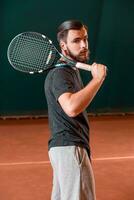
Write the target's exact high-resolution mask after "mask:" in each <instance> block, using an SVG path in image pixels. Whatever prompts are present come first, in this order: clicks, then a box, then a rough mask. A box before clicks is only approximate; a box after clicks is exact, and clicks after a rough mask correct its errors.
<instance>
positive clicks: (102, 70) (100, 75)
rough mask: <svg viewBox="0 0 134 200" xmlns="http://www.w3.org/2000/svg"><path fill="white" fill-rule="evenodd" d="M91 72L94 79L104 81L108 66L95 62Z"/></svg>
mask: <svg viewBox="0 0 134 200" xmlns="http://www.w3.org/2000/svg"><path fill="white" fill-rule="evenodd" d="M91 74H92V76H93V79H95V80H97V81H98V82H103V81H104V79H105V77H106V74H107V67H106V66H105V65H102V64H97V63H93V64H92V65H91Z"/></svg>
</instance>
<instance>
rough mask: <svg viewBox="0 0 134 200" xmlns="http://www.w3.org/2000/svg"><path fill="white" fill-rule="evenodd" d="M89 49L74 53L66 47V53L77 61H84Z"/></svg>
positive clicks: (86, 58) (87, 57)
mask: <svg viewBox="0 0 134 200" xmlns="http://www.w3.org/2000/svg"><path fill="white" fill-rule="evenodd" d="M89 54H90V51H89V50H88V49H84V50H81V51H80V52H79V53H78V54H77V55H75V54H74V53H73V52H72V51H71V50H70V49H69V48H67V51H66V55H67V56H68V57H70V58H71V59H73V60H75V61H77V62H83V63H86V62H87V61H88V60H89Z"/></svg>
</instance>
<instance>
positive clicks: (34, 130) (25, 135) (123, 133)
mask: <svg viewBox="0 0 134 200" xmlns="http://www.w3.org/2000/svg"><path fill="white" fill-rule="evenodd" d="M90 126H91V142H90V143H91V147H92V157H93V161H92V164H93V169H94V174H95V180H96V194H97V200H133V198H134V189H133V187H134V116H111V117H91V118H90ZM48 138H49V130H48V121H47V119H20V120H15V119H11V120H0V200H49V199H50V193H51V187H52V170H51V166H50V163H49V159H48V155H47V141H48Z"/></svg>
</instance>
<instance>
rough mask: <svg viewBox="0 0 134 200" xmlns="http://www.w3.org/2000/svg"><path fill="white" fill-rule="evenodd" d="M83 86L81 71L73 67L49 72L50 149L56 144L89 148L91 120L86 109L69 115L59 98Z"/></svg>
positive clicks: (47, 79)
mask: <svg viewBox="0 0 134 200" xmlns="http://www.w3.org/2000/svg"><path fill="white" fill-rule="evenodd" d="M82 88H83V84H82V81H81V78H80V74H79V71H78V70H76V69H74V68H71V67H57V68H54V69H52V70H50V72H49V73H48V75H47V77H46V80H45V95H46V99H47V104H48V118H49V126H50V131H51V138H50V140H49V143H48V147H49V149H50V148H51V147H56V146H72V145H76V146H81V147H84V148H86V149H87V152H88V154H89V156H90V148H89V122H88V117H87V113H86V111H84V112H82V113H80V114H79V115H77V116H76V117H69V116H68V115H67V114H66V113H65V112H64V111H63V109H62V108H61V106H60V104H59V102H58V98H59V97H60V95H62V94H63V93H65V92H71V93H75V92H78V91H79V90H81V89H82Z"/></svg>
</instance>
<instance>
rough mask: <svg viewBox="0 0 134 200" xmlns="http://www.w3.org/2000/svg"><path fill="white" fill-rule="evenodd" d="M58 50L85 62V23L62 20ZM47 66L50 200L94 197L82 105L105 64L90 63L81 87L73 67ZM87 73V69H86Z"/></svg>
mask: <svg viewBox="0 0 134 200" xmlns="http://www.w3.org/2000/svg"><path fill="white" fill-rule="evenodd" d="M57 39H58V42H59V45H60V48H61V52H62V54H64V55H65V56H66V57H68V58H69V59H71V60H74V61H78V62H82V63H85V62H86V61H87V60H88V59H89V55H90V51H89V49H88V33H87V27H86V26H85V25H83V24H82V23H81V22H80V21H77V20H69V21H65V22H63V23H62V24H61V25H60V26H59V28H58V33H57ZM59 62H60V63H64V67H60V68H54V69H53V70H50V72H49V73H48V75H47V78H46V81H45V94H46V98H47V103H48V116H49V125H50V130H51V138H50V140H49V157H50V162H51V165H52V168H53V190H52V196H51V199H52V200H95V199H96V197H95V185H94V177H93V171H92V167H91V163H90V147H89V123H88V117H87V113H86V111H85V109H86V108H87V106H88V105H89V104H90V102H91V101H92V99H93V98H94V96H95V95H96V93H97V91H98V90H99V88H100V86H101V85H102V83H103V81H104V79H105V77H106V67H105V66H104V65H101V64H96V63H93V64H92V67H91V74H92V80H91V81H90V82H89V83H88V84H87V85H86V86H85V87H83V84H82V81H81V79H80V74H79V70H78V69H77V68H76V67H75V66H74V67H69V66H67V65H66V66H65V61H64V60H63V59H60V60H59ZM87 73H88V72H87Z"/></svg>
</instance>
